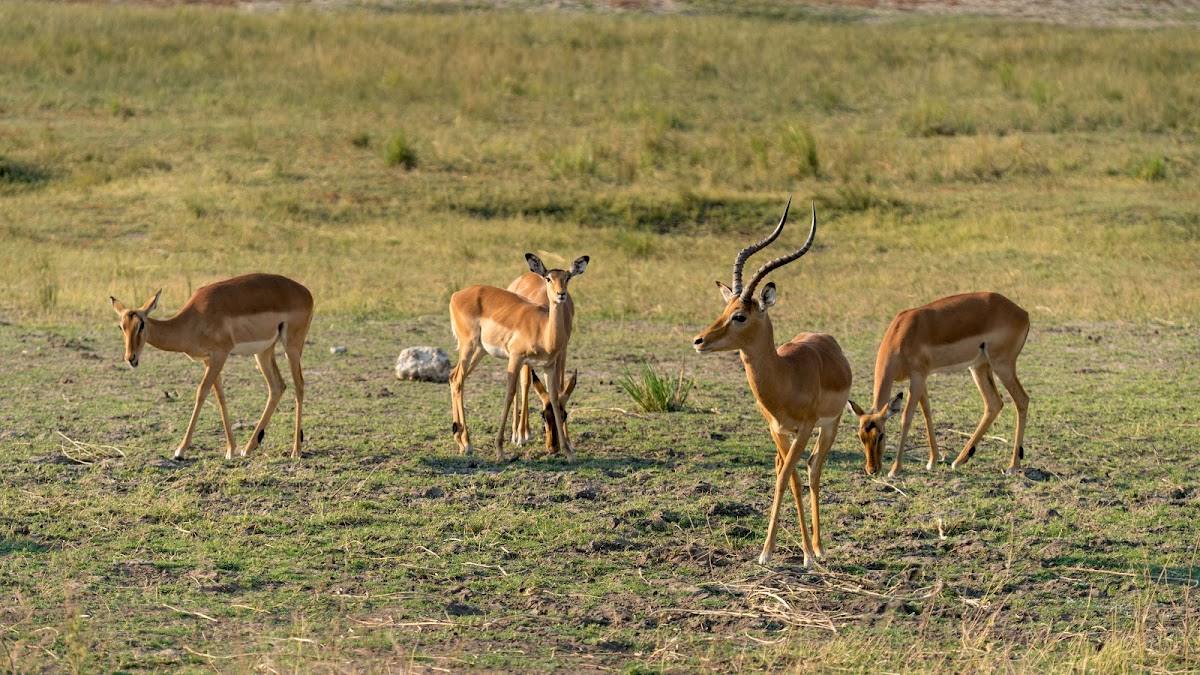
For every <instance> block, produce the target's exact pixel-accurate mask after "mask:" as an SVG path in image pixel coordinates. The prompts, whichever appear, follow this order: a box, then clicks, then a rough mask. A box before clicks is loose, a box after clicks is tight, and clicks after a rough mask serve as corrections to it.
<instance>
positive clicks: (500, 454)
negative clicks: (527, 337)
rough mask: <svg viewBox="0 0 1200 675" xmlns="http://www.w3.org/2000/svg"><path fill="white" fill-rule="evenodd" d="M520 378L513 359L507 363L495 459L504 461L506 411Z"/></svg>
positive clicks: (514, 395) (506, 429) (518, 362)
mask: <svg viewBox="0 0 1200 675" xmlns="http://www.w3.org/2000/svg"><path fill="white" fill-rule="evenodd" d="M520 377H521V361H520V360H519V359H517V358H513V359H511V360H509V362H508V378H507V380H506V382H505V387H504V407H503V408H501V413H500V430H499V431H497V432H496V459H497V460H498V461H501V462H503V461H504V459H505V458H504V435H505V434H506V433H508V411H509V410H510V409H511V408H512V405H513V399H514V398H516V394H517V380H519V379H520Z"/></svg>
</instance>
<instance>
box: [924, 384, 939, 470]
mask: <svg viewBox="0 0 1200 675" xmlns="http://www.w3.org/2000/svg"><path fill="white" fill-rule="evenodd" d="M921 416H922V417H924V418H925V435H926V436H927V437H928V438H929V463H928V464H926V465H925V470H926V471H933V467H934V466H936V465H937V463H938V462H940V461H942V453H940V452H938V446H937V436H934V435H933V413H932V412H931V411H930V409H929V392H928V391H926V392H925V393H924V394H922V395H921Z"/></svg>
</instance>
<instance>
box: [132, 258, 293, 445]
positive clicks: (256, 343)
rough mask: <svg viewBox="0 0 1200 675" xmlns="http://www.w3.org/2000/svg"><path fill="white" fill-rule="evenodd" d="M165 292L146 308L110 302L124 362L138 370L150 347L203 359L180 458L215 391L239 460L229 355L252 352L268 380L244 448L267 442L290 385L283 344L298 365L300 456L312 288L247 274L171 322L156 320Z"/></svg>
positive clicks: (200, 295) (202, 294) (200, 296)
mask: <svg viewBox="0 0 1200 675" xmlns="http://www.w3.org/2000/svg"><path fill="white" fill-rule="evenodd" d="M161 293H162V291H159V292H158V293H155V294H154V297H152V298H150V299H149V300H147V301H146V304H145V305H143V306H142V307H141V308H140V309H129V308H127V307H126V306H125V305H124V304H122V303H121V301H120V300H117V299H116V298H114V297H111V296H110V297H109V300H111V301H112V305H113V309H114V310H116V312H117V316H119V317H121V324H120V326H121V331H122V332H123V333H124V334H125V360H126V361H127V362H128V363H129V365H130V366H131V367H133V368H137V365H138V360H139V359H140V358H141V353H142V348H143V347H144V346H145V344H146V343H147V342H148V343H150V344H151V345H153V346H155V347H158V348H159V349H161V350H163V351H168V352H183V353H184V354H187V355H188V357H190V358H192V359H193V360H198V361H203V362H204V377H203V379H201V380H200V388H199V389H198V390H197V391H196V405H195V407H194V408H193V409H192V418H191V420H190V421H189V422H188V427H187V432H186V433H185V434H184V436H183V441H182V442H181V443H180V444H179V447H178V448H177V449H176V450H175V459H182V458H183V453H184V451H185V450H187V449H188V446H190V445H191V443H192V434H193V433H194V432H195V431H196V420H197V419H199V417H200V407H201V406H202V405H204V399H205V397H206V396H208V390H209V389H210V388H211V389H213V390H214V391H215V392H216V393H217V406H218V407H219V408H220V410H221V422H222V424H224V425H225V442H226V444H227V446H228V447H227V449H226V451H225V459H232V458H233V433H232V432H231V431H230V428H229V415H228V414H227V413H226V411H225V392H224V390H223V389H222V388H221V368H222V367H223V366H224V365H225V360H226V359H228V358H229V355H230V354H238V355H242V356H248V355H250V354H253V355H254V359H255V360H256V361H257V362H258V369H259V370H261V371H262V374H263V378H265V379H266V381H267V390H268V395H267V407H266V409H265V410H264V411H263V414H262V418H261V419H259V420H258V425H257V426H255V428H254V434H253V435H251V437H250V441H249V442H248V443H247V444H246V447H245V448H242V456H243V457H244V456H246V455H247V454H249V453H250V452H252V451H254V449H255V448H257V447H258V446H259V444H260V443H262V440H263V436H264V435H265V434H266V428H267V423H268V422H270V421H271V415H273V414H274V413H275V408H276V407H277V406H278V405H279V399H280V398H281V397H282V396H283V391H284V389H286V388H287V387H285V386H284V383H283V375H281V374H280V373H279V365H278V364H276V362H275V345H276V344H280V345H282V346H283V351H284V353H285V354H287V359H288V364H289V365H291V368H292V383H293V384H294V385H295V387H296V432H295V436H294V440H293V442H292V457H299V456H300V443H301V442H302V441H303V440H304V432H303V431H301V429H300V415H301V412H302V410H303V408H304V375H303V374H302V373H301V372H300V356H301V354H302V353H303V352H304V336H305V335H306V334H307V333H308V326H309V324H310V323H311V322H312V312H313V299H312V294H311V293H309V292H308V289H307V288H305V287H304V286H301V285H300V284H298V283H296V282H295V281H292V280H291V279H288V278H287V277H281V276H279V275H276V274H249V275H246V276H242V277H236V278H234V279H227V280H225V281H219V282H217V283H215V284H212V285H209V286H205V287H203V288H201V289H199V290H197V291H196V292H195V293H193V294H192V297H191V298H190V299H188V301H187V304H185V305H184V306H183V309H181V310H179V313H178V314H176V315H175V316H173V317H171V318H170V319H164V320H161V321H160V320H158V319H152V318H150V316H149V314H150V312H152V311H154V309H155V308H156V307H158V296H159V295H160V294H161Z"/></svg>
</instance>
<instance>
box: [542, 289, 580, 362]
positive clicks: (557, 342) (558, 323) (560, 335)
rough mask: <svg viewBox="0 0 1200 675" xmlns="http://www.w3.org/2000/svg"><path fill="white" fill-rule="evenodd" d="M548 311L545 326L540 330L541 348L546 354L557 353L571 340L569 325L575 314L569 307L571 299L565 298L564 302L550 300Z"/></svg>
mask: <svg viewBox="0 0 1200 675" xmlns="http://www.w3.org/2000/svg"><path fill="white" fill-rule="evenodd" d="M548 310H549V314H548V316H547V319H546V326H545V328H543V329H542V346H543V347H545V348H546V351H548V352H553V353H557V352H559V351H560V350H561V349H562V348H563V347H565V346H566V344H567V342H568V341H569V340H570V339H571V324H572V319H573V318H574V317H573V315H574V313H575V312H574V311H573V308H572V307H571V297H570V296H567V299H566V300H565V301H564V302H555V301H553V300H551V301H550V303H549V307H548Z"/></svg>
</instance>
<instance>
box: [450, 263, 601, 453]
mask: <svg viewBox="0 0 1200 675" xmlns="http://www.w3.org/2000/svg"><path fill="white" fill-rule="evenodd" d="M525 260H526V261H527V262H528V263H529V269H530V270H531V271H532V272H533V273H535V274H537V275H538V276H539V277H541V278H542V283H543V284H545V286H546V290H547V301H548V304H547V305H539V304H536V303H533V302H530V301H529V300H526V299H525V298H523V297H521V296H519V295H517V294H516V293H511V292H509V291H506V290H503V289H500V288H494V287H492V286H471V287H470V288H464V289H463V290H461V291H458V292H457V293H455V294H454V295H452V296H451V297H450V326H451V328H452V329H453V330H454V338H455V339H456V340H457V341H458V364H457V365H455V366H454V369H453V370H451V371H450V402H451V406H452V408H453V415H454V422H453V423H452V424H451V431H452V432H453V434H454V440H455V442H456V443H457V444H458V447H459V450H460V452H462V453H463V454H470V453H471V452H472V451H473V449H472V447H471V439H470V435H469V432H468V431H467V413H466V407H465V405H464V404H463V383H464V382H465V381H466V379H467V376H469V375H470V374H471V371H473V370H474V369H475V366H476V365H478V363H479V360H480V359H481V358H483V355H484V353H485V352H486V353H489V354H492V355H494V356H498V357H500V358H506V359H508V385H507V388H506V391H505V397H504V412H503V413H502V414H501V416H500V431H499V433H498V434H497V436H496V454H497V455H498V457H499V459H501V460H503V459H504V434H505V432H506V431H507V429H506V428H505V427H507V426H508V411H509V408H511V407H512V402H513V398H514V395H515V393H516V388H517V379H518V377H519V376H520V370H521V367H522V366H524V365H537V366H542V367H543V368H545V370H546V388H547V394H548V397H549V399H550V407H551V411H552V413H553V414H552V416H553V418H554V426H555V432H556V433H557V435H558V438H559V443H560V447H561V448H562V449H563V451H564V452H565V453H566V456H567V460H568V461H574V459H575V450H574V448H572V447H571V440H570V437H569V436H567V433H566V427H565V426H564V424H563V407H562V401H561V398H560V393H561V392H560V386H561V383H562V381H563V378H562V374H561V370H562V368H563V366H564V364H565V357H566V349H567V343H568V342H569V341H570V339H571V328H572V325H571V322H572V318H573V317H572V315H571V313H568V312H567V311H566V310H567V307H568V306H570V302H571V296H570V295H568V293H567V283H568V282H569V281H570V280H571V278H572V277H576V276H579V275H580V274H583V271H584V270H585V269H587V264H588V260H589V258H588V256H583V257H581V258H579V259H577V260H576V261H575V262H574V263H573V264H572V265H571V269H570V270H559V269H554V270H547V269H546V267H545V265H543V264H542V261H541V260H540V259H538V257H537V256H535V255H533V254H532V253H526V254H525Z"/></svg>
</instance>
